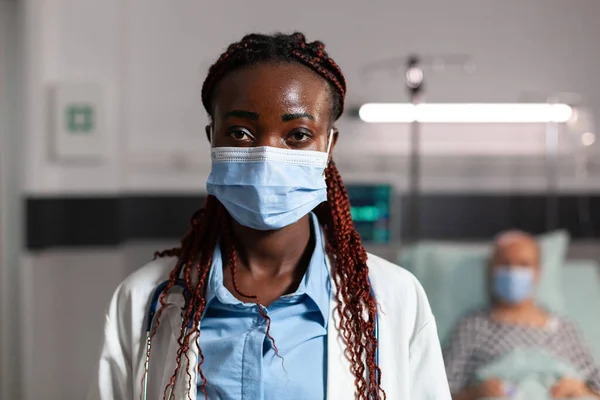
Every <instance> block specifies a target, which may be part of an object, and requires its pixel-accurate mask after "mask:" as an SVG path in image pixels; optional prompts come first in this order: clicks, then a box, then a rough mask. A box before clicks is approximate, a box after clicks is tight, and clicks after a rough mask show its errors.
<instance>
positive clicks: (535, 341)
mask: <svg viewBox="0 0 600 400" xmlns="http://www.w3.org/2000/svg"><path fill="white" fill-rule="evenodd" d="M562 336H563V335H561V332H560V331H559V330H555V329H544V328H532V327H522V326H509V325H501V324H489V325H487V326H485V327H484V328H482V329H481V330H480V332H479V333H478V334H477V335H476V340H478V341H479V343H478V345H477V346H475V348H476V351H475V354H474V360H475V362H476V364H478V365H483V364H487V363H488V362H490V361H492V360H494V359H495V358H497V357H499V356H502V355H504V354H507V353H509V352H510V351H512V350H514V349H515V348H536V349H540V350H545V351H547V352H550V353H552V354H555V355H556V356H560V357H563V358H568V356H569V354H570V352H569V349H567V348H566V346H565V344H564V338H563V337H562Z"/></svg>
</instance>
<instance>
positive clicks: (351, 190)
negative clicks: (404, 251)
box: [346, 184, 392, 243]
mask: <svg viewBox="0 0 600 400" xmlns="http://www.w3.org/2000/svg"><path fill="white" fill-rule="evenodd" d="M346 188H347V189H348V196H349V197H350V211H351V213H352V219H353V221H354V225H355V226H356V229H357V231H358V233H359V234H360V236H361V238H362V240H363V242H365V243H388V242H390V240H391V225H390V212H391V202H392V187H391V186H390V185H368V184H366V185H358V184H357V185H354V184H348V185H346Z"/></svg>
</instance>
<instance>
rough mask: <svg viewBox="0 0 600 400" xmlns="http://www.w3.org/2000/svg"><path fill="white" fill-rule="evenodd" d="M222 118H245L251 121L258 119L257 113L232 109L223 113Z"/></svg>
mask: <svg viewBox="0 0 600 400" xmlns="http://www.w3.org/2000/svg"><path fill="white" fill-rule="evenodd" d="M224 118H245V119H251V120H252V121H258V114H257V113H255V112H251V111H244V110H233V111H229V112H228V113H227V114H225V116H224Z"/></svg>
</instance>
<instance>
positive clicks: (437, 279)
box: [399, 231, 600, 363]
mask: <svg viewBox="0 0 600 400" xmlns="http://www.w3.org/2000/svg"><path fill="white" fill-rule="evenodd" d="M539 243H540V246H541V251H542V276H541V280H540V285H539V287H538V291H537V298H538V301H539V302H540V303H542V304H543V305H544V306H546V307H547V308H548V309H550V310H552V311H554V312H556V313H557V314H559V315H563V316H566V317H567V318H569V319H570V320H571V321H573V322H574V323H575V324H577V326H578V327H579V328H580V329H581V331H582V333H583V336H584V339H585V340H586V343H587V345H588V346H589V347H590V349H591V351H592V353H593V355H594V357H595V359H596V362H597V363H600V268H599V266H598V264H597V263H596V262H595V261H593V260H566V253H567V249H568V246H569V236H568V234H567V233H566V232H563V231H558V232H552V233H548V234H545V235H541V236H540V237H539ZM489 251H490V247H489V244H465V243H449V242H434V241H428V242H421V243H418V244H415V245H412V246H410V247H408V248H405V249H403V250H402V251H401V252H400V255H399V263H400V265H402V266H403V267H404V268H406V269H408V270H409V271H411V272H412V273H413V274H414V275H415V276H416V277H417V278H418V279H419V281H420V282H421V284H422V285H423V288H424V289H425V291H426V293H427V295H428V297H429V301H430V303H431V307H432V310H433V313H434V315H435V317H436V321H437V324H438V333H439V336H440V340H441V341H442V343H445V341H446V340H447V339H448V336H449V334H450V331H451V329H452V327H453V326H454V325H455V324H456V322H457V320H458V319H459V318H460V317H461V316H462V315H464V314H466V313H468V312H469V311H473V310H475V309H477V308H481V307H483V306H485V305H486V304H487V301H488V296H487V289H486V262H487V257H488V255H489Z"/></svg>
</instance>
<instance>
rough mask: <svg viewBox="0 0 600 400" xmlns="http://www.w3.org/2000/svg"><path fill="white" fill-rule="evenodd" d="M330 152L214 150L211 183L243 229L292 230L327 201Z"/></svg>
mask: <svg viewBox="0 0 600 400" xmlns="http://www.w3.org/2000/svg"><path fill="white" fill-rule="evenodd" d="M332 138H333V130H331V131H330V134H329V139H328V144H327V152H321V151H310V150H292V149H280V148H276V147H268V146H264V147H215V148H213V149H211V158H212V170H211V173H210V175H209V177H208V180H207V181H206V189H207V191H208V193H209V194H212V195H213V196H215V197H216V198H217V199H218V200H219V201H220V202H221V204H223V206H225V208H226V209H227V211H228V212H229V214H230V215H231V216H232V217H233V218H234V219H235V220H236V221H237V222H238V223H240V224H241V225H243V226H247V227H249V228H253V229H257V230H262V231H267V230H277V229H281V228H283V227H285V226H288V225H291V224H293V223H295V222H297V221H298V220H300V218H302V217H304V216H305V215H306V214H308V213H309V212H311V211H312V210H313V209H314V208H315V207H316V206H318V205H319V204H321V203H322V202H324V201H327V185H326V183H325V174H324V171H325V168H326V167H327V161H328V159H329V151H330V149H331V141H332Z"/></svg>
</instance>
